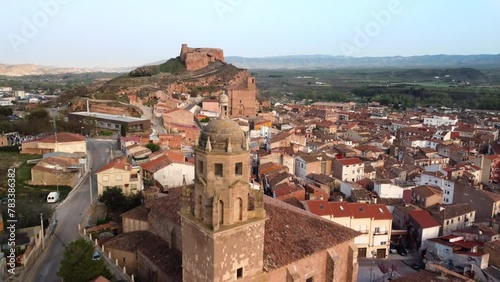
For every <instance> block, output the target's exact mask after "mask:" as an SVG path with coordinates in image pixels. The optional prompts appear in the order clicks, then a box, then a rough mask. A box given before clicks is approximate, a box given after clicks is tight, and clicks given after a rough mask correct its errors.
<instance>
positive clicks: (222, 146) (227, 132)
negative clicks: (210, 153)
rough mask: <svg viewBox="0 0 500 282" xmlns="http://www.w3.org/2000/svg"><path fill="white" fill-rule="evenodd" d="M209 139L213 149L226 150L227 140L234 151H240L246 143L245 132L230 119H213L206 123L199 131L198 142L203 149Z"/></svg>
mask: <svg viewBox="0 0 500 282" xmlns="http://www.w3.org/2000/svg"><path fill="white" fill-rule="evenodd" d="M209 139H210V146H211V148H212V150H214V151H226V150H227V145H228V140H230V141H231V147H232V149H233V150H235V151H241V150H242V149H243V148H244V147H245V144H246V137H245V133H244V132H243V130H242V129H241V127H240V126H239V125H238V123H236V122H235V121H232V120H230V119H215V120H212V121H210V122H209V123H208V125H207V126H205V128H203V130H202V131H201V134H200V140H199V144H200V147H201V148H203V149H205V148H206V146H207V142H208V140H209Z"/></svg>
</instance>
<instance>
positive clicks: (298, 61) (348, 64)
mask: <svg viewBox="0 0 500 282" xmlns="http://www.w3.org/2000/svg"><path fill="white" fill-rule="evenodd" d="M225 59H226V61H227V62H228V63H231V64H234V65H236V66H238V67H241V68H247V69H317V68H380V67H381V68H383V67H396V68H403V67H411V68H422V67H477V66H498V67H500V54H496V55H425V56H410V57H402V56H395V57H360V58H355V57H346V56H329V55H296V56H295V55H293V56H278V57H264V58H244V57H231V56H229V57H226V58H225Z"/></svg>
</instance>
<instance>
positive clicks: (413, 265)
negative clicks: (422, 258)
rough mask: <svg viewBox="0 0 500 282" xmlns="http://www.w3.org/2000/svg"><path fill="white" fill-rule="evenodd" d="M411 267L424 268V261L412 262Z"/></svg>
mask: <svg viewBox="0 0 500 282" xmlns="http://www.w3.org/2000/svg"><path fill="white" fill-rule="evenodd" d="M411 268H413V269H415V270H420V269H425V263H423V262H416V263H412V264H411Z"/></svg>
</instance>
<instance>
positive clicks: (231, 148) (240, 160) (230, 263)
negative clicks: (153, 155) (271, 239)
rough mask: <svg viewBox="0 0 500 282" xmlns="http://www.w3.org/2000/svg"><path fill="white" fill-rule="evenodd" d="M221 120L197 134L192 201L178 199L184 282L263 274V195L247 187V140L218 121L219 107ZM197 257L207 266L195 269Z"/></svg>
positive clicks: (228, 124)
mask: <svg viewBox="0 0 500 282" xmlns="http://www.w3.org/2000/svg"><path fill="white" fill-rule="evenodd" d="M221 115H222V116H221V119H216V120H212V121H211V122H210V123H209V124H208V125H207V126H206V127H205V128H204V129H203V130H202V132H201V135H200V138H199V145H198V146H197V147H195V164H196V173H195V175H196V178H195V183H194V190H193V191H192V194H193V195H191V194H189V195H188V192H184V190H183V194H182V197H183V200H182V202H183V208H182V209H181V213H180V214H181V221H182V236H183V238H188V239H187V240H183V241H182V244H183V246H182V252H183V279H184V281H235V280H237V279H239V278H244V277H253V276H255V275H260V274H261V273H263V268H262V267H263V251H264V222H265V217H266V216H265V210H264V202H263V191H262V190H255V189H253V188H252V186H251V185H250V183H249V181H250V154H249V150H248V149H249V148H248V147H249V146H248V139H247V136H246V135H245V134H244V132H243V131H242V130H241V128H240V127H239V125H238V124H237V123H236V122H234V121H232V120H230V119H227V118H223V117H224V115H225V114H224V108H223V107H221ZM187 197H189V200H188V198H187ZM188 201H189V204H190V206H189V208H188V207H185V206H184V205H185V204H186V203H187V202H188ZM229 245H230V246H233V247H230V248H227V247H226V246H229ZM200 252H201V253H200ZM199 257H204V258H206V260H208V261H206V260H205V259H204V261H203V263H201V264H200V263H199ZM235 257H237V258H239V259H238V261H237V263H235V261H234V258H235ZM228 277H229V278H230V279H229V278H228Z"/></svg>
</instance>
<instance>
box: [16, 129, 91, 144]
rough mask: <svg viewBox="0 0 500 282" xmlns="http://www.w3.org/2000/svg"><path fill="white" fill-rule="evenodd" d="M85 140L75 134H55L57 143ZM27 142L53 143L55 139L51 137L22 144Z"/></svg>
mask: <svg viewBox="0 0 500 282" xmlns="http://www.w3.org/2000/svg"><path fill="white" fill-rule="evenodd" d="M85 140H87V138H86V137H85V136H82V135H80V134H75V133H67V132H61V133H57V143H64V142H78V141H85ZM29 142H39V143H55V142H56V138H55V135H51V136H48V137H45V138H42V139H37V140H30V141H28V142H24V143H29Z"/></svg>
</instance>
